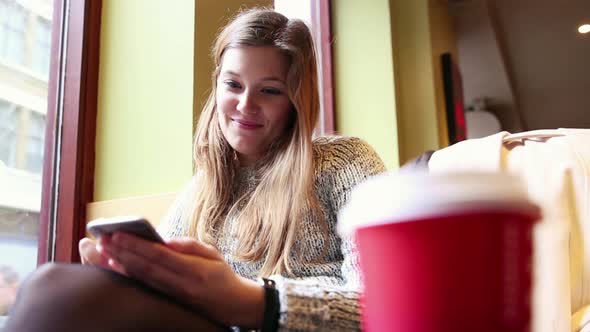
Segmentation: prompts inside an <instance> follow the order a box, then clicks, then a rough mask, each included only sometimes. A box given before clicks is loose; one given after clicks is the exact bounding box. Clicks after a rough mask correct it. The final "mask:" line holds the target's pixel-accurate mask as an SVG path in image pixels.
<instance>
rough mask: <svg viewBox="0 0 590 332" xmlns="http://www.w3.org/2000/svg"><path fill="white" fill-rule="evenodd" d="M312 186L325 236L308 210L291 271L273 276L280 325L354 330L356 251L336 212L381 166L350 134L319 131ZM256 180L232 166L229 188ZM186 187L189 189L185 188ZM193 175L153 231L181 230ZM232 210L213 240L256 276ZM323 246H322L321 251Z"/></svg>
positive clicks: (234, 264) (172, 233) (238, 268)
mask: <svg viewBox="0 0 590 332" xmlns="http://www.w3.org/2000/svg"><path fill="white" fill-rule="evenodd" d="M313 151H314V164H315V190H316V194H317V197H318V199H319V203H320V205H321V208H322V209H323V211H324V215H325V221H323V222H327V223H328V231H329V232H328V238H326V237H325V236H324V235H322V231H321V227H320V225H319V221H318V219H317V218H316V217H314V216H312V215H308V216H306V217H305V218H304V220H303V221H302V222H301V223H300V227H299V231H298V235H297V238H296V241H295V244H294V248H293V250H292V253H293V254H292V255H291V257H290V258H291V262H292V264H291V268H292V274H291V275H274V276H271V277H270V278H271V279H273V280H274V281H275V282H276V285H277V289H278V291H279V299H280V318H279V330H281V331H324V330H335V331H349V330H353V331H354V330H359V329H360V313H359V301H358V300H359V292H360V291H361V282H360V274H359V266H358V256H357V253H356V250H355V246H354V243H353V241H352V240H351V239H350V238H341V237H339V236H338V234H337V232H336V222H337V213H338V211H339V210H340V208H341V207H343V205H344V204H345V203H346V202H347V200H348V198H349V196H350V192H351V189H352V188H353V187H354V186H356V185H357V184H358V183H360V182H362V181H363V180H364V179H366V178H367V177H369V176H372V175H375V174H378V173H381V172H383V171H384V169H385V168H384V165H383V162H382V161H381V159H380V158H379V156H378V155H377V154H376V152H375V151H374V150H373V149H372V148H371V147H370V146H369V145H368V144H367V143H365V142H364V141H362V140H360V139H358V138H353V137H321V138H317V139H315V140H314V143H313ZM256 185H257V179H256V176H255V172H254V171H253V170H252V169H248V168H244V169H241V170H240V171H239V172H238V176H237V181H236V183H235V189H234V190H237V191H238V193H239V195H236V197H240V196H241V195H240V194H242V193H244V192H248V191H250V190H252V189H253V188H254V187H255V186H256ZM191 186H192V187H191ZM194 186H195V181H194V180H193V181H191V183H190V184H189V185H187V188H186V189H185V190H184V191H183V193H181V194H180V195H179V197H178V198H177V200H176V202H175V203H174V205H173V207H172V208H171V210H170V212H169V213H168V215H167V216H166V217H165V218H164V220H162V223H161V225H160V227H159V231H160V233H161V234H162V235H164V236H165V237H177V236H185V235H186V234H187V229H186V228H187V227H186V224H187V223H186V222H185V218H189V216H188V215H187V214H188V212H187V209H186V206H187V204H189V202H190V200H191V197H190V194H189V193H191V192H194ZM235 220H236V218H235V216H231V215H229V216H227V217H226V218H225V221H224V222H223V223H221V226H220V227H222V229H221V231H219V232H216V234H217V235H216V236H217V238H216V239H215V240H216V242H217V243H216V246H217V248H218V249H219V251H220V252H221V253H222V255H223V256H224V258H225V260H226V261H227V263H228V264H229V265H230V266H231V268H232V269H233V270H234V271H235V272H236V273H237V274H239V275H241V276H243V277H246V278H250V279H256V278H257V277H258V273H259V270H260V268H261V267H262V263H263V262H262V261H248V262H245V261H241V260H238V259H236V258H235V252H236V247H237V244H238V241H239V234H236V232H235V228H236V227H235V226H236V222H235ZM326 246H327V250H326Z"/></svg>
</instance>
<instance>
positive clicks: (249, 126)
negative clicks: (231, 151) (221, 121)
mask: <svg viewBox="0 0 590 332" xmlns="http://www.w3.org/2000/svg"><path fill="white" fill-rule="evenodd" d="M232 121H233V122H234V123H235V124H236V126H237V127H238V128H241V129H246V130H254V129H258V128H262V125H261V124H259V123H256V122H253V121H246V120H240V119H232Z"/></svg>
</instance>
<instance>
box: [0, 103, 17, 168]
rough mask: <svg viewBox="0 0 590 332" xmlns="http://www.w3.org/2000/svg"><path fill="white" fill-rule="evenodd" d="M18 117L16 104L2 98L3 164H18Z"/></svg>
mask: <svg viewBox="0 0 590 332" xmlns="http://www.w3.org/2000/svg"><path fill="white" fill-rule="evenodd" d="M17 126H18V118H17V113H16V109H15V108H14V106H13V105H12V104H11V103H9V102H7V101H5V100H1V99H0V161H1V162H2V163H3V164H4V165H3V166H9V167H14V166H16V134H17Z"/></svg>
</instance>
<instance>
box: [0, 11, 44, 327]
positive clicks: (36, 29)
mask: <svg viewBox="0 0 590 332" xmlns="http://www.w3.org/2000/svg"><path fill="white" fill-rule="evenodd" d="M52 15H53V1H52V0H28V1H16V0H0V253H1V254H0V330H1V329H2V321H3V318H2V316H5V315H6V314H7V313H8V311H9V309H10V307H11V305H12V304H13V302H14V297H15V294H16V289H17V288H18V286H19V285H20V284H21V283H22V282H23V280H24V279H25V278H26V276H27V275H28V274H29V273H31V272H32V271H33V270H34V269H35V267H36V265H37V250H38V238H39V215H40V208H41V180H42V178H41V177H42V169H43V151H44V142H45V131H46V130H45V124H46V114H47V90H48V75H47V73H48V70H49V56H50V55H49V53H50V43H51V31H50V30H51V21H50V18H51V17H52Z"/></svg>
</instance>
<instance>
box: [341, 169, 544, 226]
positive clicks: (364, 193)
mask: <svg viewBox="0 0 590 332" xmlns="http://www.w3.org/2000/svg"><path fill="white" fill-rule="evenodd" d="M482 209H485V210H486V211H489V210H502V211H520V212H522V213H525V214H531V215H536V214H537V213H538V208H537V207H536V206H535V205H534V204H532V203H531V202H530V201H529V199H528V195H527V192H526V189H525V188H524V185H523V184H522V182H521V181H520V179H519V178H518V177H516V176H513V175H509V174H506V173H483V172H478V173H437V174H430V173H424V172H409V173H384V174H381V175H378V176H375V177H373V178H370V179H368V180H367V181H365V182H363V183H361V184H360V185H358V186H357V187H356V188H355V189H353V191H352V193H351V197H350V200H349V202H348V204H346V206H344V208H342V209H341V210H340V212H339V216H338V231H339V233H340V234H341V235H349V234H351V233H352V232H354V231H355V230H356V229H357V228H362V227H369V226H376V225H383V224H388V223H394V222H409V221H412V220H419V219H424V218H428V217H431V216H436V215H441V214H445V215H452V214H456V213H462V212H467V211H474V210H482Z"/></svg>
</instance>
